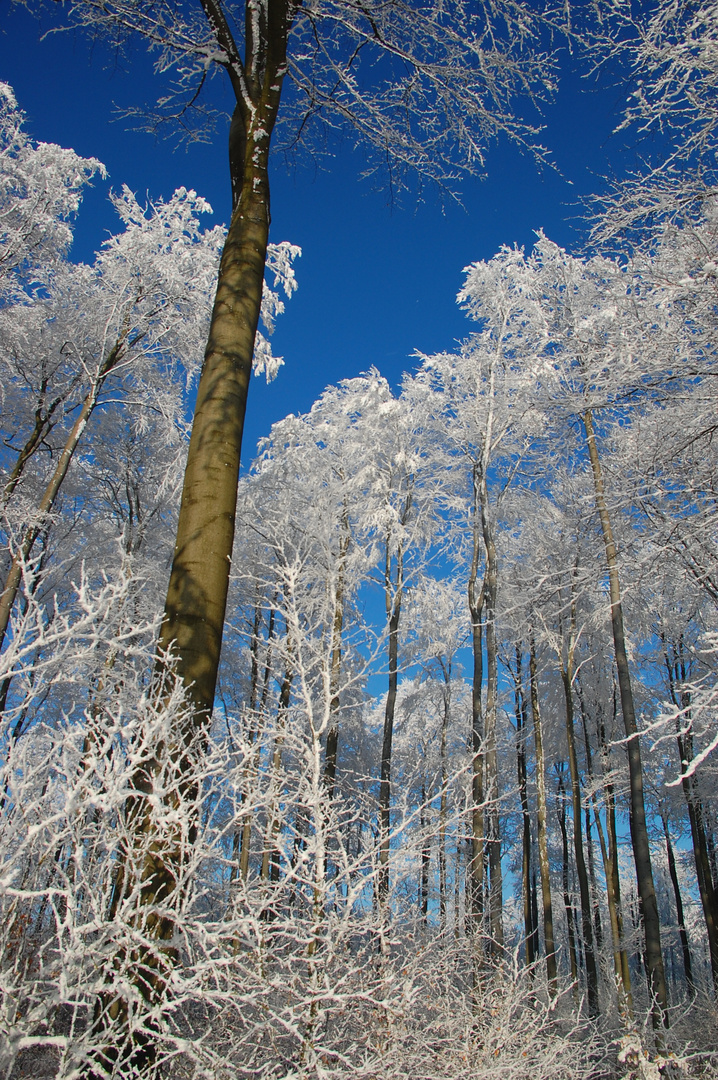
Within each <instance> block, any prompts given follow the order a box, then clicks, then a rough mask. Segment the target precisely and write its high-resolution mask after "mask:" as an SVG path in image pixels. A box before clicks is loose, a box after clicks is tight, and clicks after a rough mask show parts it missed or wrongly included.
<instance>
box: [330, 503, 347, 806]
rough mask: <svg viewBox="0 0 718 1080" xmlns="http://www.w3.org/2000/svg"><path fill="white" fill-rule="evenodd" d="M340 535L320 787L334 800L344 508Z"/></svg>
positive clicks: (342, 593)
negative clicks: (327, 724)
mask: <svg viewBox="0 0 718 1080" xmlns="http://www.w3.org/2000/svg"><path fill="white" fill-rule="evenodd" d="M342 527H343V533H342V536H341V539H340V541H339V560H338V566H337V584H336V590H335V593H334V618H333V620H332V655H331V660H330V664H331V672H330V677H329V679H330V682H329V716H330V719H329V728H328V730H327V745H326V751H325V755H324V784H325V786H326V791H327V796H328V798H329V800H330V801H331V800H332V799H333V798H334V785H335V783H336V775H337V751H338V748H339V679H340V675H341V665H342V630H343V628H344V578H345V574H346V561H347V552H348V551H349V541H350V532H349V516H348V514H347V509H346V506H345V508H344V514H343V516H342Z"/></svg>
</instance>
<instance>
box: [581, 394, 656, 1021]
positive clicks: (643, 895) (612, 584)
mask: <svg viewBox="0 0 718 1080" xmlns="http://www.w3.org/2000/svg"><path fill="white" fill-rule="evenodd" d="M583 421H584V426H585V429H586V441H587V444H588V453H589V458H590V460H591V469H592V472H593V482H594V491H595V497H596V508H597V510H598V515H599V518H600V521H601V531H602V533H603V542H604V546H605V549H606V565H607V569H608V581H609V589H610V597H611V624H612V627H613V644H614V650H615V655H616V669H617V672H618V688H619V693H620V697H621V711H622V713H623V723H624V727H625V730H626V740H627V750H628V771H629V778H630V785H631V814H630V824H631V842H632V845H633V858H634V862H635V865H636V878H637V880H638V895H639V897H640V900H641V915H642V917H643V931H644V938H645V948H646V970H647V973H648V982H649V992H650V997H651V1003H652V1007H651V1018H652V1021H653V1026H654V1029H655V1030H656V1031H657V1032H659V1031H660V1029H661V1028H662V1027H667V1026H668V992H667V988H666V975H665V969H664V966H663V952H662V949H661V924H660V919H659V916H658V901H657V898H656V888H655V884H654V881H653V869H652V866H651V850H650V846H649V843H648V828H647V824H646V807H645V801H644V796H643V765H642V762H641V746H640V741H639V732H638V726H637V724H636V711H635V706H634V703H633V689H632V686H631V674H630V670H629V667H628V653H627V651H626V635H625V631H624V626H623V607H622V604H621V589H620V584H619V579H618V559H617V556H616V544H615V541H614V539H613V531H612V529H611V519H610V517H609V514H608V509H607V507H606V495H605V490H604V484H603V475H602V472H601V463H600V461H599V457H598V448H597V446H596V438H595V435H594V432H593V420H592V416H591V410H590V409H586V411H585V413H584V414H583Z"/></svg>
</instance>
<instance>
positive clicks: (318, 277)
mask: <svg viewBox="0 0 718 1080" xmlns="http://www.w3.org/2000/svg"><path fill="white" fill-rule="evenodd" d="M41 29H42V28H41V27H40V25H39V23H38V21H37V20H36V19H35V18H34V17H32V16H31V15H30V14H29V13H28V12H27V11H26V10H25V9H24V8H14V7H11V6H9V5H7V4H5V5H4V6H3V9H2V13H1V14H0V34H1V35H2V36H0V57H1V59H0V79H2V80H4V81H6V82H9V83H10V84H11V86H13V88H14V90H15V93H16V95H17V98H18V102H19V104H20V106H21V107H22V108H23V109H24V110H25V112H26V113H27V117H28V125H27V126H28V131H29V132H30V133H31V135H32V136H33V137H34V138H36V139H38V140H43V141H46V142H57V143H60V144H61V145H63V146H70V147H72V148H73V149H75V150H76V151H77V152H78V153H80V154H83V155H86V156H94V157H98V158H99V159H100V160H101V161H103V162H104V164H105V165H106V166H107V168H108V170H109V180H108V182H107V183H102V182H97V183H96V185H95V188H94V189H93V190H92V191H91V192H90V193H89V194H88V196H87V197H86V199H85V203H84V205H83V209H82V211H81V215H80V219H79V222H78V226H77V230H76V242H75V247H74V251H73V255H74V257H75V258H77V259H89V258H91V255H92V252H93V251H94V250H95V248H97V247H98V246H99V244H100V243H101V242H102V239H103V238H104V237H105V236H106V235H107V233H108V232H109V231H111V230H113V229H114V227H115V221H114V220H113V212H112V209H111V207H110V206H109V203H108V202H107V198H106V195H107V191H108V189H109V187H110V186H112V187H114V188H120V187H121V185H122V184H123V183H126V184H128V185H129V187H131V188H132V189H133V190H134V191H136V192H137V193H138V194H139V195H140V196H143V195H144V194H145V193H147V194H149V195H150V196H151V197H158V196H168V195H170V194H171V193H172V191H174V189H175V188H176V187H179V186H180V185H184V186H185V187H190V188H194V189H195V190H196V191H198V192H199V193H200V194H201V195H203V196H205V197H206V198H207V199H209V201H210V202H211V204H212V206H213V208H214V211H215V220H216V221H220V222H226V221H227V220H228V218H229V205H230V198H229V179H228V169H227V164H226V154H227V150H226V136H225V134H224V132H222V131H218V133H217V134H216V136H215V137H214V138H213V140H212V142H211V143H210V144H209V145H207V144H204V145H194V146H192V147H190V148H189V149H185V148H183V147H179V148H174V146H173V144H172V143H170V142H168V141H164V140H158V139H156V138H155V137H153V136H152V135H148V134H146V133H143V132H133V131H131V130H128V127H127V123H126V122H125V121H123V120H122V119H117V108H116V107H117V106H120V107H127V106H132V105H136V106H137V105H142V104H144V103H147V102H150V103H151V102H152V100H153V94H159V93H161V92H162V89H163V87H162V84H161V82H160V80H159V79H158V78H157V77H155V76H154V75H153V73H152V68H151V62H150V60H149V59H148V57H147V55H146V54H145V52H144V50H143V48H142V47H141V45H139V44H138V45H137V47H136V49H135V50H134V53H133V55H132V56H131V57H130V59H129V62H128V61H123V63H122V64H121V65H120V64H118V63H117V61H116V59H115V58H114V57H113V56H112V54H110V53H108V51H107V50H106V49H105V48H104V47H103V46H102V45H98V44H96V45H95V46H94V47H90V45H89V44H88V42H87V39H86V38H85V37H84V36H83V35H81V34H79V33H74V32H65V33H62V34H53V35H50V36H49V37H46V38H45V39H44V40H40V32H41ZM574 66H575V64H574V62H573V61H572V59H571V58H570V57H566V58H565V63H564V64H563V68H564V71H563V78H562V81H561V84H560V86H559V93H558V96H557V99H556V101H555V103H553V104H552V105H550V106H549V107H547V108H546V109H545V110H544V115H543V122H544V123H545V125H546V128H545V131H544V132H543V133H542V136H541V139H542V141H543V143H544V145H546V146H548V147H549V148H550V149H551V150H552V153H553V160H554V161H555V163H556V165H557V168H558V171H553V170H550V169H545V168H544V169H543V170H541V171H538V170H537V168H536V166H535V165H534V163H533V161H532V160H531V159H530V158H528V157H527V156H525V155H521V154H520V153H519V152H518V151H517V150H516V149H514V148H513V147H511V146H508V145H505V144H502V143H499V144H498V145H495V146H493V147H492V148H491V150H490V152H489V155H488V160H487V168H488V178H487V179H486V180H484V181H480V180H470V181H468V182H466V183H465V184H464V185H463V189H462V197H463V208H462V207H459V206H457V205H449V206H443V207H442V205H441V203H440V201H439V199H438V198H437V197H436V195H435V194H434V193H433V192H432V191H427V192H426V194H425V201H424V202H423V203H420V204H419V205H416V203H415V202H414V201H412V199H411V197H409V196H407V197H405V198H404V200H403V204H402V205H401V206H399V207H391V206H390V205H388V203H387V194H386V192H385V191H382V190H375V189H374V188H373V187H372V184H371V182H367V181H361V180H359V174H360V172H361V170H362V166H363V158H362V155H361V153H360V152H357V151H355V150H352V148H351V145H350V144H347V145H346V148H341V147H339V148H338V150H337V153H336V155H335V156H334V157H332V158H325V159H323V160H322V161H320V162H319V167H318V168H317V169H313V168H311V167H296V168H295V169H293V170H292V171H288V170H287V168H286V167H285V165H284V163H283V162H282V161H281V160H275V163H274V172H273V178H272V239H273V240H275V241H279V240H289V241H291V242H292V243H295V244H299V245H300V246H301V247H302V249H303V256H302V259H301V260H300V261H299V262H298V264H297V278H298V282H299V290H298V292H297V293H296V294H295V296H294V298H293V299H292V300H291V302H290V303H289V304H288V305H287V312H286V314H285V315H284V316H282V318H281V319H280V320H279V322H278V325H277V331H276V333H275V336H274V339H273V348H274V351H275V352H276V353H278V354H280V355H282V356H284V358H285V361H286V365H285V367H284V368H282V370H281V372H280V374H279V377H278V379H277V381H276V382H275V383H273V384H271V385H270V386H269V387H267V386H265V385H264V383H263V381H262V380H259V379H257V380H255V381H254V383H253V386H252V388H251V393H250V398H249V404H248V412H247V426H246V429H245V439H244V448H243V455H242V457H243V463H244V464H245V465H247V464H249V462H250V460H251V457H252V456H253V453H254V447H255V446H256V442H257V439H258V438H260V437H261V436H263V435H264V434H266V433H267V432H268V430H269V427H270V426H271V424H272V423H273V422H274V421H275V420H277V419H280V418H281V417H282V416H284V415H285V414H286V413H287V412H295V413H296V412H303V411H305V410H307V409H308V408H310V406H311V404H312V402H313V401H314V400H315V399H316V397H317V396H318V395H319V394H320V393H321V391H322V389H323V388H324V387H325V386H326V385H327V384H328V383H331V382H337V381H338V380H340V379H342V378H349V377H352V376H354V375H357V374H359V373H360V372H361V371H364V370H366V369H367V368H369V367H370V366H372V365H374V366H376V367H377V368H378V369H379V370H380V371H381V373H382V374H383V375H385V376H386V377H387V378H388V379H389V381H390V382H391V383H392V385H394V386H396V385H397V384H398V382H399V380H400V378H401V374H402V372H403V371H405V370H407V369H409V368H411V367H412V366H413V361H412V354H413V353H414V351H415V350H419V351H421V352H425V353H431V352H436V351H439V350H442V349H451V348H452V347H453V346H454V344H455V342H456V341H457V340H459V339H460V338H462V337H464V336H466V334H467V333H468V332H469V331H470V324H469V323H468V322H467V320H466V318H465V316H464V315H463V314H462V312H461V311H460V310H459V308H458V307H457V305H456V300H455V297H456V293H457V291H458V289H459V288H460V286H461V284H462V274H461V271H462V268H463V267H464V266H466V265H467V264H468V263H470V262H472V261H474V260H477V259H487V258H490V257H491V256H492V255H493V254H494V252H495V251H496V250H497V249H498V248H499V246H500V245H501V244H509V245H511V244H514V243H516V244H519V245H525V246H530V245H531V243H532V241H533V235H534V230H536V229H539V228H543V229H544V231H545V232H546V233H547V235H548V236H550V237H551V239H553V240H555V241H556V242H558V243H560V244H562V245H563V246H565V247H571V248H574V247H576V246H578V245H579V244H580V243H581V241H582V238H583V235H584V233H583V228H582V224H581V221H580V214H581V210H580V207H579V206H578V205H577V203H578V200H579V199H580V198H581V197H584V196H587V195H589V194H590V193H591V192H594V191H597V190H599V189H600V187H601V177H602V176H604V175H605V174H606V173H607V172H609V171H610V170H615V171H618V172H622V171H624V170H625V169H626V168H628V167H630V166H631V165H632V164H634V163H635V152H634V151H633V150H631V149H625V148H624V146H623V143H622V140H621V138H620V137H619V136H612V134H611V133H612V131H613V128H614V127H615V125H616V123H617V120H618V118H619V115H620V108H621V105H622V103H623V102H624V101H625V96H626V90H625V88H624V87H622V86H620V85H611V84H610V81H609V80H605V81H604V84H603V85H602V86H597V85H596V83H595V82H593V81H588V80H586V79H583V78H581V77H580V76H579V74H577V73H576V72H575V71H574V70H572V69H573V67H574ZM227 108H228V109H229V108H230V102H229V98H227ZM209 223H210V222H209V219H208V224H209Z"/></svg>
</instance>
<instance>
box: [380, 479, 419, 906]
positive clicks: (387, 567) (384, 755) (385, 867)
mask: <svg viewBox="0 0 718 1080" xmlns="http://www.w3.org/2000/svg"><path fill="white" fill-rule="evenodd" d="M407 486H408V491H407V495H406V498H405V500H404V506H403V508H402V512H401V515H400V525H401V526H402V527H403V526H404V525H406V523H407V521H408V520H409V514H410V513H411V506H412V502H413V479H412V478H409V479H408V482H407ZM403 595H404V544H403V540H399V542H398V544H397V549H396V581H395V582H393V581H392V554H391V536H390V535H389V536H387V538H386V558H385V564H384V603H385V607H386V615H387V624H388V629H389V689H388V691H387V695H386V706H385V708H384V735H383V739H382V747H381V773H380V780H379V877H378V897H379V900H380V901H384V900H386V898H387V896H388V895H389V847H390V829H391V808H390V807H391V747H392V740H393V737H394V710H395V708H396V692H397V687H398V679H399V620H400V618H401V603H402V598H403Z"/></svg>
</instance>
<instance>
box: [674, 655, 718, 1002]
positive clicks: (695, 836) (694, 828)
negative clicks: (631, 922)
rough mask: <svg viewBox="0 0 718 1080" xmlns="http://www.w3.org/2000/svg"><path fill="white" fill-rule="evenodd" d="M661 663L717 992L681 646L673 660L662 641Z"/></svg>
mask: <svg viewBox="0 0 718 1080" xmlns="http://www.w3.org/2000/svg"><path fill="white" fill-rule="evenodd" d="M663 648H664V654H663V655H664V659H665V663H666V668H667V671H668V687H669V690H670V694H671V699H672V701H673V704H674V706H675V707H676V709H680V712H681V717H682V718H683V720H684V723H681V720H680V719H677V720H676V743H677V745H678V757H679V761H680V763H681V773H682V777H681V786H682V788H683V795H684V797H685V800H686V806H687V808H688V821H689V823H690V827H691V840H692V841H693V859H694V862H695V867H696V878H697V880H698V892H699V894H700V898H701V907H702V908H703V918H704V920H705V924H706V933H707V935H708V951H709V955H710V962H711V974H712V977H713V988H714V990H715V991H716V992H718V896H717V895H716V891H715V888H714V884H713V874H712V872H711V864H710V858H709V855H708V843H707V838H706V830H705V824H704V810H703V805H702V802H701V799H700V797H699V795H698V792H697V791H696V786H695V777H694V776H687V775H686V770H687V768H688V765H689V764H690V762H691V759H692V757H693V733H692V731H691V727H690V724H691V712H690V706H691V700H690V694H689V693H688V692H687V691H686V690H685V689H682V688H681V684H685V682H686V680H687V677H688V671H687V668H686V665H685V658H684V657H683V655H682V651H683V643H682V642H679V645H678V648H676V647H675V646H674V648H673V657H672V658H670V657H669V655H668V645H667V642H666V639H665V637H663Z"/></svg>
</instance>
